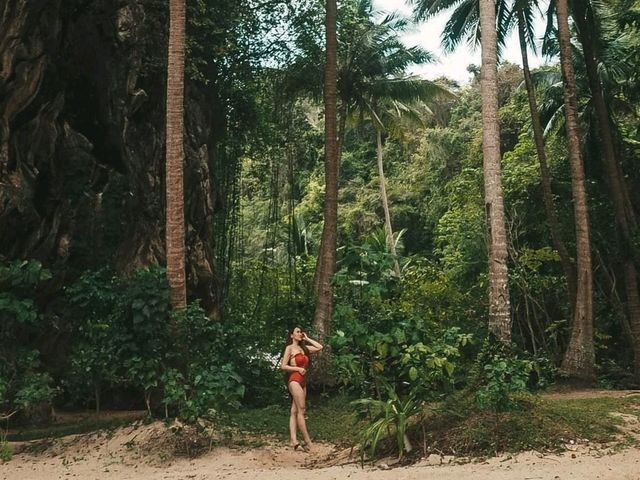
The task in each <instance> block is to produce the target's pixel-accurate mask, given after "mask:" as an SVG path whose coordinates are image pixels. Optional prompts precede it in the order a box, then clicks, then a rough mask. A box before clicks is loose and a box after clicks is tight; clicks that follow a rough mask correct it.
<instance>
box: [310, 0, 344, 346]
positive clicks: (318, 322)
mask: <svg viewBox="0 0 640 480" xmlns="http://www.w3.org/2000/svg"><path fill="white" fill-rule="evenodd" d="M336 17H337V6H336V0H326V43H327V52H326V65H325V73H324V115H325V125H324V134H325V152H324V165H325V197H324V226H323V231H322V243H321V250H320V252H319V253H318V266H317V267H316V270H318V268H319V275H318V291H317V297H316V309H315V313H314V316H313V326H314V327H315V330H316V332H317V334H318V336H319V338H320V339H324V337H325V336H326V335H327V334H328V333H329V328H330V323H331V314H332V311H333V289H332V285H331V278H332V276H333V274H334V272H335V268H336V242H337V233H338V144H337V135H336V123H337V60H336V54H337V41H336ZM321 341H322V340H321Z"/></svg>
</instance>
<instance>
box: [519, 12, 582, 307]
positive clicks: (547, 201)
mask: <svg viewBox="0 0 640 480" xmlns="http://www.w3.org/2000/svg"><path fill="white" fill-rule="evenodd" d="M518 36H519V38H520V52H521V55H522V70H523V73H524V83H525V86H526V88H527V96H528V98H529V111H530V112H531V126H532V128H533V139H534V143H535V145H536V152H537V154H538V162H539V163H540V183H541V184H542V199H543V203H544V209H545V211H546V214H547V220H548V222H549V231H550V233H551V242H552V243H553V247H554V248H555V249H556V251H557V252H558V255H560V264H561V265H562V270H563V271H564V275H565V278H566V279H567V293H568V296H569V305H570V310H571V312H573V307H574V305H575V303H576V269H575V265H574V264H573V261H572V260H571V256H570V255H569V251H568V250H567V247H566V245H565V244H564V241H563V240H562V234H561V229H560V221H559V220H558V214H557V212H556V207H555V204H554V201H553V191H552V190H551V175H550V173H549V166H548V164H547V154H546V152H545V148H544V136H543V135H542V126H541V125H540V116H539V114H538V104H537V101H536V93H535V89H534V87H533V81H532V80H531V71H530V70H529V56H528V54H527V41H526V38H525V30H524V16H523V14H522V12H521V11H519V12H518Z"/></svg>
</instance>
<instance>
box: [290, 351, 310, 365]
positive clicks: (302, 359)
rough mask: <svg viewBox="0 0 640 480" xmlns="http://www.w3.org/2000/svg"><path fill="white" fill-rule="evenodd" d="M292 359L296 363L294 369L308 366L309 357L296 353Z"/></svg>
mask: <svg viewBox="0 0 640 480" xmlns="http://www.w3.org/2000/svg"><path fill="white" fill-rule="evenodd" d="M293 359H294V360H295V361H296V367H302V368H307V366H308V365H309V357H307V356H306V355H305V354H304V353H302V352H299V353H296V354H295V355H294V356H293Z"/></svg>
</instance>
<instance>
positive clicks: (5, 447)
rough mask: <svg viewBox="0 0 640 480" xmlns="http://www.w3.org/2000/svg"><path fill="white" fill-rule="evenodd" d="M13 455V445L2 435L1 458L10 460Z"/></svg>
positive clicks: (0, 438) (0, 439)
mask: <svg viewBox="0 0 640 480" xmlns="http://www.w3.org/2000/svg"><path fill="white" fill-rule="evenodd" d="M12 457H13V447H12V446H11V445H9V443H8V442H7V441H6V440H5V439H4V438H2V435H0V460H2V461H3V462H8V461H9V460H11V458H12Z"/></svg>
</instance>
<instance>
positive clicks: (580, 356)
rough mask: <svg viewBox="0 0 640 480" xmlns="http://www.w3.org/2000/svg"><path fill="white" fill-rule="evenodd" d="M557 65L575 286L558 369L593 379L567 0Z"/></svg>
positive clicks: (560, 18) (560, 5) (585, 215)
mask: <svg viewBox="0 0 640 480" xmlns="http://www.w3.org/2000/svg"><path fill="white" fill-rule="evenodd" d="M556 18H557V22H558V42H559V44H560V68H561V70H562V78H563V97H564V112H565V124H566V126H565V130H566V135H567V143H568V147H569V162H570V164H571V186H572V191H573V207H574V216H575V222H576V251H577V262H576V263H577V289H576V304H575V308H574V312H573V315H574V317H573V327H572V332H571V338H570V340H569V346H568V347H567V351H566V352H565V355H564V359H563V360H562V367H561V368H562V371H563V372H564V373H565V374H567V375H568V376H569V377H573V378H575V379H578V380H582V381H587V382H591V381H593V380H594V379H595V348H594V344H593V278H592V277H593V272H592V270H591V246H590V243H589V212H588V207H587V194H586V188H585V179H584V165H583V163H582V153H581V150H580V131H579V128H578V118H577V117H578V113H577V112H578V106H577V96H576V80H575V74H574V70H573V65H572V63H571V60H572V56H571V48H572V47H571V34H570V32H569V8H568V5H567V0H556Z"/></svg>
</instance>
